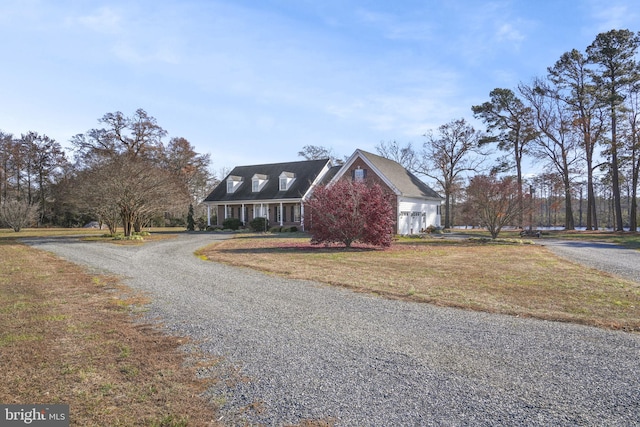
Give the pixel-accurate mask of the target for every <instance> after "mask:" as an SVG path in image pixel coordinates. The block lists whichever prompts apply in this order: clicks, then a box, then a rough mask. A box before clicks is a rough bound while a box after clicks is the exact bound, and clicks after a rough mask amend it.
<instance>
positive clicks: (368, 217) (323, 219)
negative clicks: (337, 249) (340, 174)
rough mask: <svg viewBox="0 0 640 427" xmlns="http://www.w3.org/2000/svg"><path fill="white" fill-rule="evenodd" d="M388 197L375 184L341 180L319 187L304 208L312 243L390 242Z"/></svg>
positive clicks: (377, 243)
mask: <svg viewBox="0 0 640 427" xmlns="http://www.w3.org/2000/svg"><path fill="white" fill-rule="evenodd" d="M389 197H390V195H389V194H388V193H386V192H385V191H384V189H383V188H382V187H381V186H380V185H378V184H373V185H367V184H365V183H362V182H351V181H346V180H341V181H338V182H336V183H334V184H332V185H330V186H321V187H318V188H317V189H316V190H315V191H314V193H313V195H312V196H311V199H310V200H309V202H308V203H307V205H306V208H305V216H306V219H305V223H306V224H310V230H309V231H310V233H311V244H321V243H324V244H328V243H343V244H344V245H345V246H346V247H350V246H351V244H352V243H353V242H361V243H365V244H371V245H375V246H390V245H391V241H392V238H393V222H394V219H395V216H394V213H393V208H392V204H391V201H390V200H389Z"/></svg>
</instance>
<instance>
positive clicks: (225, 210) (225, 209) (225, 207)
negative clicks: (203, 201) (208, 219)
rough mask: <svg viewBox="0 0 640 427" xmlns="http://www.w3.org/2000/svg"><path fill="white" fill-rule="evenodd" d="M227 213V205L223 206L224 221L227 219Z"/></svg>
mask: <svg viewBox="0 0 640 427" xmlns="http://www.w3.org/2000/svg"><path fill="white" fill-rule="evenodd" d="M228 212H229V208H228V207H227V204H226V203H225V204H224V219H227V213H228Z"/></svg>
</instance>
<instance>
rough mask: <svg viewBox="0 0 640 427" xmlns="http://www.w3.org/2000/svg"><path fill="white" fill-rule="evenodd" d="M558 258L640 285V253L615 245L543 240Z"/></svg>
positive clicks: (543, 243) (542, 242) (541, 242)
mask: <svg viewBox="0 0 640 427" xmlns="http://www.w3.org/2000/svg"><path fill="white" fill-rule="evenodd" d="M536 243H540V244H542V245H544V246H546V247H547V248H549V250H551V251H552V252H553V253H555V254H556V255H558V256H561V257H564V258H567V259H569V260H571V261H574V262H577V263H580V264H584V265H586V266H589V267H592V268H595V269H597V270H602V271H606V272H609V273H611V274H615V275H617V276H621V277H624V278H626V279H629V280H633V281H635V282H638V283H640V252H639V251H637V250H634V249H627V248H624V247H622V246H620V245H616V244H614V243H600V242H578V241H570V240H555V239H542V240H541V241H536Z"/></svg>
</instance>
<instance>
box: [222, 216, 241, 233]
mask: <svg viewBox="0 0 640 427" xmlns="http://www.w3.org/2000/svg"><path fill="white" fill-rule="evenodd" d="M240 227H242V221H240V219H238V218H227V219H225V220H224V221H223V222H222V228H225V229H228V230H233V231H236V230H237V229H239V228H240Z"/></svg>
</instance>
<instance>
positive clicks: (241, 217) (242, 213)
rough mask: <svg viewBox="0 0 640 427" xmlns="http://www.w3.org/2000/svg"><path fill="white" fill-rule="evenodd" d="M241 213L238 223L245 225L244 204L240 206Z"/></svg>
mask: <svg viewBox="0 0 640 427" xmlns="http://www.w3.org/2000/svg"><path fill="white" fill-rule="evenodd" d="M241 209H242V212H241V213H240V221H242V223H243V224H244V223H245V219H244V203H243V204H242V208H241Z"/></svg>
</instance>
